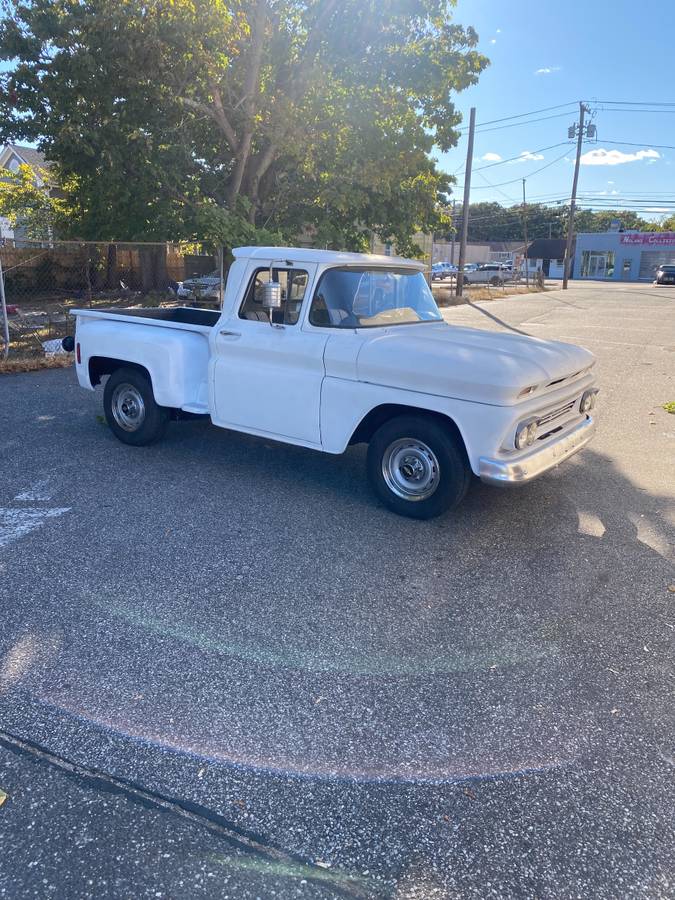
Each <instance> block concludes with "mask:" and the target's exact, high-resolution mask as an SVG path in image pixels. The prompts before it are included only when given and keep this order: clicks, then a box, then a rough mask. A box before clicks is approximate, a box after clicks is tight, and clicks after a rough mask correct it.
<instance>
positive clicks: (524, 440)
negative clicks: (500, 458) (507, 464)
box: [514, 419, 537, 450]
mask: <svg viewBox="0 0 675 900" xmlns="http://www.w3.org/2000/svg"><path fill="white" fill-rule="evenodd" d="M536 437H537V419H526V420H525V421H524V422H521V423H520V425H519V426H518V427H517V428H516V437H515V440H514V444H515V446H516V450H524V449H525V447H531V446H532V444H534V442H535V440H536Z"/></svg>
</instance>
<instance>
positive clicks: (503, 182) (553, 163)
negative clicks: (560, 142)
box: [476, 152, 567, 202]
mask: <svg viewBox="0 0 675 900" xmlns="http://www.w3.org/2000/svg"><path fill="white" fill-rule="evenodd" d="M566 156H567V152H565V153H563V154H562V155H561V156H558V157H556V159H552V160H551V162H548V163H546V165H545V166H541V168H539V169H535V170H534V172H528V174H527V175H525V178H533V177H534V176H535V175H538V174H539V172H543V171H544V169H548V167H549V166H552V165H555V163H557V162H560V160H561V159H564V158H565V157H566ZM483 180H484V181H485V180H487V179H485V178H484V179H483ZM522 180H523V176H522V175H521V176H520V178H512V179H511V180H510V181H498V182H497V184H490V182H488V185H487V187H492V188H499V187H503V186H504V185H505V184H515V183H516V182H517V181H522ZM487 187H483V186H482V185H477V187H476V189H477V190H479V191H485V190H487ZM514 202H516V201H514Z"/></svg>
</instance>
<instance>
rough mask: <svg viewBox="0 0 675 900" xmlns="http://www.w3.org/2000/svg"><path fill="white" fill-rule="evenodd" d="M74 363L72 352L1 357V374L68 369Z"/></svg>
mask: <svg viewBox="0 0 675 900" xmlns="http://www.w3.org/2000/svg"><path fill="white" fill-rule="evenodd" d="M72 365H73V357H72V355H71V354H68V355H67V356H66V355H65V354H64V355H63V356H44V355H42V356H24V357H22V358H20V359H12V357H11V356H10V358H9V359H0V375H17V374H19V373H20V372H38V371H39V370H40V369H67V368H68V367H69V366H72Z"/></svg>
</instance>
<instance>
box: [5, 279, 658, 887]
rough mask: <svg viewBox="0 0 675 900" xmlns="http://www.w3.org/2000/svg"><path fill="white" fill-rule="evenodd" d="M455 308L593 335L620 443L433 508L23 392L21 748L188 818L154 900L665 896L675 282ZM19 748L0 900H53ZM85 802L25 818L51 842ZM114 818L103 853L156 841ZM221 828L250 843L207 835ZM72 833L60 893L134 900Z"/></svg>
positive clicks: (590, 341)
mask: <svg viewBox="0 0 675 900" xmlns="http://www.w3.org/2000/svg"><path fill="white" fill-rule="evenodd" d="M444 315H445V316H446V318H447V319H448V321H450V322H454V323H458V324H462V325H465V324H469V325H473V326H476V327H481V328H482V327H485V328H495V329H501V328H506V327H512V328H516V329H518V330H521V331H524V332H526V333H528V334H531V335H533V336H534V337H538V338H557V339H562V340H568V341H570V342H573V343H580V344H583V345H585V346H587V347H588V348H589V349H591V350H592V351H593V352H594V353H595V354H596V355H597V357H598V379H599V384H600V387H601V395H600V397H601V400H600V402H599V410H598V417H599V423H600V427H599V432H598V435H597V437H596V439H595V440H594V442H593V443H592V444H591V446H590V447H589V448H588V449H587V450H585V451H584V452H583V453H581V454H579V455H578V456H576V457H575V458H574V459H573V460H571V461H569V462H568V463H567V464H565V465H564V466H562V467H561V468H560V469H558V470H556V471H554V472H553V473H550V474H549V475H547V476H546V477H544V478H542V479H541V480H539V481H537V482H535V483H533V484H532V485H530V486H528V487H526V488H523V489H521V490H518V491H505V492H502V491H499V490H496V489H494V488H488V487H486V486H483V485H481V484H476V485H474V486H473V487H472V490H471V491H470V494H469V496H468V498H467V500H466V501H465V503H464V504H463V506H462V507H461V508H460V509H459V510H457V511H456V512H455V513H452V514H450V515H448V516H446V517H444V518H441V519H438V520H433V521H430V522H418V521H413V520H407V519H402V518H398V517H396V516H394V515H393V514H391V513H389V512H387V511H386V510H384V509H382V508H381V507H379V506H378V505H377V504H376V502H375V500H374V499H373V498H372V497H371V495H370V493H369V491H368V488H367V484H366V480H365V472H364V462H365V449H364V448H363V447H354V448H351V449H350V450H349V451H348V452H347V453H346V454H345V455H344V456H343V457H338V458H336V457H330V456H327V455H326V456H324V455H322V454H318V453H313V452H311V451H307V450H303V449H300V448H295V447H287V446H282V445H274V444H271V443H268V442H265V441H261V440H257V439H254V438H249V437H246V436H242V435H237V434H232V433H227V432H224V431H222V430H220V429H216V428H213V427H211V426H210V425H208V424H207V423H204V422H202V421H198V422H185V423H179V424H175V425H173V426H172V427H171V428H170V430H169V433H168V436H167V438H166V439H165V440H164V441H163V442H162V443H161V444H159V445H155V446H152V447H148V448H142V449H134V448H131V447H128V446H124V445H122V444H120V443H118V442H117V441H116V440H115V439H114V438H113V436H112V434H111V433H110V432H109V430H108V429H107V427H106V426H105V425H104V424H103V423H102V420H101V394H100V392H98V393H96V394H89V393H87V392H84V391H82V390H81V389H80V388H79V387H78V385H77V383H76V381H75V377H74V374H73V372H72V371H70V370H50V371H43V372H40V373H34V374H26V375H15V376H5V377H4V378H2V379H0V422H1V423H2V425H1V431H0V452H1V456H2V477H1V478H0V507H2V508H0V608H1V609H2V628H1V629H0V722H1V727H0V738H2V736H3V735H4V736H5V738H6V739H7V740H9V741H10V743H9V744H8V745H7V746H12V745H11V741H13V740H17V739H18V740H22V741H27V742H29V743H30V744H31V745H37V746H39V747H40V748H42V749H43V750H46V751H48V752H49V753H50V754H53V755H54V756H55V757H58V760H61V761H64V760H65V761H69V762H71V763H75V764H77V766H79V767H82V769H83V770H86V771H95V772H102V773H106V775H110V776H113V778H114V779H118V780H119V781H116V782H115V783H116V784H117V785H118V786H117V787H116V790H119V791H121V792H122V795H123V794H124V787H123V786H122V787H120V785H122V783H128V784H129V785H131V786H133V789H135V788H137V789H140V790H141V791H142V792H145V793H144V794H143V796H145V794H146V793H147V795H148V796H157V797H160V798H169V799H171V800H172V801H177V802H178V804H179V806H180V809H182V810H188V809H189V810H193V811H197V814H196V818H195V820H194V821H193V820H189V821H188V820H183V819H180V827H181V829H182V828H183V826H185V828H186V829H187V831H186V832H183V831H180V833H178V834H177V837H176V840H175V842H173V843H172V846H171V847H170V848H169V849H168V850H167V849H166V848H165V847H161V846H160V844H161V842H160V844H153V845H152V846H156V847H157V848H158V849H157V850H156V852H157V854H159V853H160V852H162V853H166V860H167V862H166V866H165V868H164V870H162V867H161V866H160V867H157V868H156V870H155V869H148V873H146V877H145V878H144V879H143V881H142V882H138V884H139V885H142V886H141V887H138V885H137V888H138V893H137V896H146V895H147V896H154V895H155V894H156V893H158V894H159V895H161V896H172V897H173V896H186V897H188V896H196V895H202V894H203V895H212V896H226V895H227V896H232V897H237V898H245V897H249V896H250V897H257V896H260V897H267V896H277V897H297V896H303V897H304V896H308V897H309V896H311V897H314V896H366V897H371V896H372V897H395V898H420V900H426V898H446V897H447V898H451V897H452V898H454V897H480V898H484V897H572V896H594V897H607V898H616V897H618V896H621V897H650V898H651V897H672V896H673V892H674V891H675V881H674V879H675V829H674V826H673V809H674V808H675V788H674V781H675V779H674V775H675V736H674V729H673V725H674V721H673V708H674V705H673V695H674V689H675V665H674V662H673V640H674V638H675V593H673V592H672V591H669V586H671V585H674V584H675V569H674V567H673V560H674V553H673V536H674V534H675V415H669V414H668V413H666V412H665V411H664V410H663V409H662V408H661V405H662V404H663V403H665V402H667V401H673V400H675V291H669V290H668V289H661V290H659V289H656V288H653V287H652V286H646V285H621V286H618V287H616V286H610V285H604V284H603V285H598V284H590V283H586V284H581V285H574V287H573V288H572V289H571V290H569V291H568V292H567V293H562V292H560V291H552V292H548V293H546V294H541V295H532V296H522V297H513V298H507V299H504V300H499V301H494V302H488V303H483V304H481V305H480V306H476V307H471V306H462V307H454V308H451V309H448V310H445V311H444ZM15 750H16V752H15V753H13V754H11V757H8V760H9V761H5V762H2V759H3V757H2V756H0V788H4V790H6V791H7V793H8V794H9V795H10V799H9V801H8V802H7V803H5V805H4V806H2V807H0V841H4V840H5V839H9V836H10V835H11V839H12V846H14V847H15V851H14V855H13V858H12V860H11V861H10V860H9V859H8V856H7V854H4V855H3V856H4V859H2V858H0V892H1V891H2V888H3V887H4V888H5V891H6V895H7V896H12V897H18V896H34V895H36V894H34V891H35V890H37V888H36V887H35V885H36V884H38V885H39V883H40V882H39V880H38V881H36V880H35V879H36V878H38V876H39V875H41V867H43V866H44V865H46V863H45V861H44V860H45V858H44V857H39V859H38V862H35V859H36V856H35V854H36V853H37V851H36V850H35V846H37V845H35V844H34V843H33V841H32V837H31V835H30V834H29V829H28V827H27V825H26V822H27V821H28V820H27V819H24V818H22V814H21V800H20V796H21V793H22V790H23V791H24V794H25V780H26V779H27V778H30V777H31V776H30V775H29V774H22V773H24V771H26V772H27V771H28V769H27V767H28V765H29V763H30V761H31V758H30V753H29V752H28V751H26V752H27V753H28V755H27V756H25V757H24V756H23V755H22V753H23V752H24V751H21V750H20V749H18V748H17V747H15ZM45 759H46V761H43V762H44V766H43V769H42V770H41V771H47V770H49V772H51V773H52V774H50V776H49V777H50V778H52V777H53V778H57V777H60V770H59V769H58V765H62V762H61V763H58V760H57V763H58V765H56V768H54V769H53V770H52V769H49V765H51V763H50V762H49V759H48V758H45ZM16 760H20V761H21V762H20V764H19V763H17V762H16ZM10 763H11V764H10ZM45 767H46V768H45ZM78 771H79V770H78ZM82 777H83V778H84V777H85V776H84V775H83V776H82ZM3 779H4V780H5V783H3ZM38 780H39V779H38ZM36 784H37V782H36ZM79 787H80V788H81V789H82V790H83V791H85V792H86V791H87V790H92V791H95V792H96V791H99V789H100V788H101V785H100V784H99V783H96V782H91V783H87V782H86V778H85V780H84V781H82V783H81V784H80V785H79ZM47 788H49V785H47ZM47 788H46V789H47ZM36 791H37V787H36ZM146 799H147V797H146ZM64 802H65V801H64ZM78 802H79V801H78ZM82 802H84V801H82ZM129 802H130V803H136V800H134V799H133V798H131V799H130V800H129ZM144 802H145V801H144ZM73 803H75V801H73ZM92 803H93V801H92ZM92 808H93V807H92ZM141 808H142V809H143V810H145V809H146V807H138V805H137V804H136V806H134V816H135V815H136V813H137V812H138V810H139V809H141ZM72 810H73V805H72V804H71V803H70V801H68V803H67V810H59V809H51V808H50V805H49V804H43V805H40V804H36V807H35V809H34V810H33V811H32V812H31V815H30V817H29V818H30V820H31V821H33V822H34V824H35V821H40V817H41V816H42V825H43V826H44V827H43V830H44V832H45V834H51V836H52V837H51V839H52V840H55V838H54V834H55V833H57V832H58V821H59V817H60V816H62V815H63V816H65V815H66V814H67V815H72ZM100 814H101V816H103V817H104V819H105V817H106V816H108V813H107V812H106V811H105V810H102V811H101V813H100ZM150 814H151V813H150V812H148V815H150ZM174 814H175V815H176V816H179V814H180V813H179V812H175V813H173V812H171V810H169V811H168V812H167V815H168V816H169V817H170V816H172V815H174ZM125 815H126V813H125ZM153 815H154V813H153ZM12 816H13V817H14V818H11V817H12ZM49 816H52V817H53V818H54V819H55V820H56V826H55V827H52V828H51V829H50V828H47V827H46V826H45V821H44V819H45V817H49ZM3 819H4V822H3ZM47 821H48V820H47ZM107 821H108V823H109V824H108V826H107V828H106V827H103V826H101V828H99V829H92V837H91V840H92V842H93V843H92V847H93V848H94V849H95V848H96V847H97V846H99V847H100V853H101V854H105V852H106V847H107V848H108V851H109V849H110V846H111V843H110V842H111V840H112V837H111V835H112V833H113V832H114V830H115V828H120V829H124V828H127V829H133V830H134V833H135V834H139V833H142V830H143V827H144V826H143V820H142V819H141V820H140V821H138V820H137V818H136V819H134V823H133V824H132V825H130V824H128V821H127V820H126V819H125V818H124V816H121V815H120V816H118V815H110V816H109V817H108V818H107ZM171 821H172V820H171ZM177 821H178V820H177ZM22 822H23V823H24V824H23V825H22V824H21V823H22ZM124 822H127V824H126V825H125V824H124ZM186 822H187V824H186ZM208 822H216V823H219V824H218V828H221V831H220V832H219V831H218V828H216V830H215V831H213V830H212V831H210V832H209V835H210V836H209V841H211V840H221V838H222V839H223V840H225V838H223V835H224V834H225V833H227V834H229V835H230V836H231V835H241V836H244V837H245V839H246V840H250V841H252V842H253V843H252V845H251V847H249V849H248V851H247V853H244V854H241V858H240V855H238V851H237V853H236V854H234V855H233V854H231V853H230V852H229V851H228V849H227V847H228V846H229V845H226V844H224V845H223V846H222V847H221V849H220V850H219V849H218V848H217V847H216V848H215V849H214V847H213V846H212V845H211V844H210V843H205V839H204V840H202V838H199V839H197V838H195V837H194V834H197V833H199V834H201V832H200V831H199V830H200V829H204V828H205V829H206V830H207V831H208V828H209V825H208ZM116 823H117V824H116ZM71 824H72V823H71ZM164 827H165V828H170V827H171V826H170V825H166V826H164ZM153 829H154V830H153ZM156 831H161V828H160V826H159V825H157V823H156V822H154V821H153V823H152V825H149V826H148V835H149V837H148V840H149V841H150V839H151V837H152V835H153V834H155V833H156ZM3 832H4V837H3ZM122 833H123V832H122ZM165 833H166V832H165ZM214 835H215V836H214ZM97 836H98V837H97ZM44 840H45V841H48V840H49V838H48V837H45V839H44ZM97 841H98V844H97V843H96V842H97ZM75 843H76V842H75ZM73 846H74V844H73V843H72V841H71V842H65V841H64V842H62V843H61V844H58V842H57V846H55V849H54V853H55V854H57V856H58V855H60V857H61V870H62V874H61V875H59V874H58V870H57V869H55V870H54V871H51V870H50V873H49V876H48V880H49V884H50V885H52V883H53V884H54V885H55V892H54V894H53V895H54V896H59V895H60V896H64V890H63V885H62V884H61V885H59V882H58V880H59V877H61V878H63V877H65V875H64V874H63V872H65V871H67V870H68V866H69V863H70V862H71V861H72V865H73V866H75V865H77V866H80V868H81V870H82V873H83V874H82V880H80V881H78V882H76V883H75V884H71V885H70V886H69V888H68V891H67V894H68V896H80V895H81V896H86V895H87V894H88V895H89V896H91V895H92V894H95V895H97V896H105V895H113V894H114V893H115V890H114V887H111V884H113V882H111V880H110V872H109V870H108V869H107V868H106V869H105V876H104V875H103V874H101V872H99V871H97V863H96V860H97V859H98V858H100V857H99V856H98V855H97V853H96V852H92V853H90V854H89V855H88V856H87V857H86V859H85V860H84V861H82V860H81V859H80V857H78V858H77V860H75V857H74V856H73V855H72V848H73ZM186 848H188V849H186ZM266 848H268V849H269V850H270V852H269V853H266ZM116 852H117V853H118V854H119V860H118V862H117V863H116V865H117V867H118V868H117V872H118V873H122V872H124V869H125V865H126V863H125V851H124V847H123V846H121V847H117V849H116ZM154 852H155V851H154V850H153V851H152V852H150V851H146V852H145V853H144V854H139V862H138V863H134V865H135V866H136V869H135V871H136V872H141V871H143V867H144V863H143V861H142V859H143V858H145V859H146V860H149V859H150V857H152V858H153V859H154V858H155V857H153V855H152V854H153V853H154ZM176 853H178V854H179V855H181V860H182V862H185V861H186V859H187V860H188V861H189V863H190V865H189V866H187V867H183V866H182V864H181V866H178V863H175V859H176V857H175V854H176ZM157 858H159V856H157ZM242 858H243V860H244V861H243V862H242ZM52 859H53V857H52ZM40 860H41V861H40ZM31 862H33V863H34V865H33V866H30V865H29V864H30V863H31ZM174 863H175V866H174ZM178 869H180V878H178V877H177V876H176V877H175V878H174V877H173V875H172V873H173V874H175V872H176V871H178ZM207 870H208V871H207ZM78 871H79V869H78ZM85 875H86V877H85ZM45 877H46V876H45ZM139 877H140V876H139ZM86 878H88V879H91V882H92V883H91V884H86ZM179 881H180V885H179ZM167 882H168V883H167ZM45 883H46V882H45ZM120 891H122V889H120Z"/></svg>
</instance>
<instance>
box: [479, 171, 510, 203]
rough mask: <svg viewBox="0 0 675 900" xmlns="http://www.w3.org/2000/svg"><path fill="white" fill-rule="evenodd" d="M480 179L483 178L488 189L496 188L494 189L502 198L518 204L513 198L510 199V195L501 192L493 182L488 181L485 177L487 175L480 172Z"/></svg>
mask: <svg viewBox="0 0 675 900" xmlns="http://www.w3.org/2000/svg"><path fill="white" fill-rule="evenodd" d="M478 177H479V178H482V179H483V181H484V182H485V183H486V184H487V186H488V187H491V188H494V189H495V190H496V191H497V193H498V194H501V195H502V197H506V199H507V200H510V201H511V203H515V202H516V201H515V200H514V199H513V197H509V195H508V194H505V193H504V191H500V190H499V188H498V187H497V186H496V185H494V184H492V182H490V181H488V180H487V178H486V177H485V175H483V174H481V173H480V172H478Z"/></svg>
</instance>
